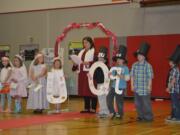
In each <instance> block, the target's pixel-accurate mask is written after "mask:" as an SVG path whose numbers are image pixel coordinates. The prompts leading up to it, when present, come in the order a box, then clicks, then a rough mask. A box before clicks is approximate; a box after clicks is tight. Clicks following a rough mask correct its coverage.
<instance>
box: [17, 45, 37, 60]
mask: <svg viewBox="0 0 180 135" xmlns="http://www.w3.org/2000/svg"><path fill="white" fill-rule="evenodd" d="M37 50H39V44H22V45H19V54H20V55H21V56H22V57H23V59H24V60H25V61H31V60H33V59H34V56H35V54H36V52H37Z"/></svg>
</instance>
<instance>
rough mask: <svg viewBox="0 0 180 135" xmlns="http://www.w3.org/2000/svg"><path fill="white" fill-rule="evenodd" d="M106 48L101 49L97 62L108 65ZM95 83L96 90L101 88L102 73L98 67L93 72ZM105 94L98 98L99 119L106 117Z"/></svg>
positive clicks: (102, 81)
mask: <svg viewBox="0 0 180 135" xmlns="http://www.w3.org/2000/svg"><path fill="white" fill-rule="evenodd" d="M107 51H108V50H107V48H105V47H103V46H102V47H101V48H100V50H99V53H98V61H101V62H103V63H105V64H106V65H107V64H108V58H107ZM93 79H94V80H95V82H96V83H97V89H99V88H100V87H102V86H103V83H104V81H105V80H104V73H103V71H102V69H101V68H100V67H98V68H97V69H96V70H95V72H94V78H93ZM106 97H107V94H103V95H99V96H98V102H99V113H98V116H99V117H100V118H105V117H108V115H109V110H108V107H107V101H106Z"/></svg>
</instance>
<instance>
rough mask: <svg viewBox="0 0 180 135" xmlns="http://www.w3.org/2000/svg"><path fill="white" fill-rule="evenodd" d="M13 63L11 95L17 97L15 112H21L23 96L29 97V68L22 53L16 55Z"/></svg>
mask: <svg viewBox="0 0 180 135" xmlns="http://www.w3.org/2000/svg"><path fill="white" fill-rule="evenodd" d="M13 65H14V67H13V70H12V77H11V91H10V95H11V96H12V97H14V99H15V108H14V113H21V111H22V97H27V90H26V86H27V70H26V67H25V65H24V64H23V58H22V57H21V56H20V55H15V57H14V62H13Z"/></svg>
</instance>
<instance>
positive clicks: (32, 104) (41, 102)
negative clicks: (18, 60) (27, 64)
mask: <svg viewBox="0 0 180 135" xmlns="http://www.w3.org/2000/svg"><path fill="white" fill-rule="evenodd" d="M44 68H46V65H45V64H40V65H34V66H33V67H32V70H33V72H34V75H35V76H38V75H39V74H41V72H42V71H43V69H44ZM32 82H33V81H32ZM34 83H35V82H34ZM38 83H39V84H40V85H42V87H41V89H40V90H38V91H34V90H33V88H31V89H30V90H29V96H28V101H27V109H48V108H49V103H48V101H47V98H46V83H47V82H46V76H43V77H41V78H39V79H38Z"/></svg>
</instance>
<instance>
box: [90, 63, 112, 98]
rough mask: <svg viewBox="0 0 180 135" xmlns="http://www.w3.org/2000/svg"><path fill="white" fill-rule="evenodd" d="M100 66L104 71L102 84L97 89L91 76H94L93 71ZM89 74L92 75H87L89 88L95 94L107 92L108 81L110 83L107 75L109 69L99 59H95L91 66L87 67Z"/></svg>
mask: <svg viewBox="0 0 180 135" xmlns="http://www.w3.org/2000/svg"><path fill="white" fill-rule="evenodd" d="M98 67H100V68H101V69H102V71H103V73H104V83H103V85H102V87H100V88H99V89H96V88H95V86H94V82H93V79H92V78H93V76H94V72H95V70H96V69H97V68H98ZM89 74H90V76H92V78H90V77H88V82H89V88H90V90H91V92H92V93H93V94H95V95H103V94H108V92H109V83H110V79H109V77H108V74H109V69H108V67H107V66H106V65H105V64H104V63H103V62H101V61H97V62H95V63H94V64H93V65H92V66H91V68H90V69H89Z"/></svg>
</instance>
